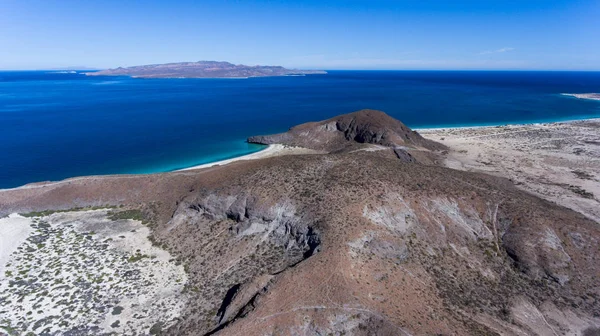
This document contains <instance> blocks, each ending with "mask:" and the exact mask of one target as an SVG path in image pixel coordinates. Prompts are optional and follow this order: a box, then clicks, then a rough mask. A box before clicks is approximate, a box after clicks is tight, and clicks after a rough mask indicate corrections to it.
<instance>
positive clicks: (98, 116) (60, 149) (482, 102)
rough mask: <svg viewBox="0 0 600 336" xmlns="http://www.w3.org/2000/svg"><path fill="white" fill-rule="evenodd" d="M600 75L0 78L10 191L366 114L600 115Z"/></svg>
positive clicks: (2, 147)
mask: <svg viewBox="0 0 600 336" xmlns="http://www.w3.org/2000/svg"><path fill="white" fill-rule="evenodd" d="M587 92H600V73H599V72H493V71H491V72H490V71H487V72H486V71H466V72H461V71H332V72H330V73H329V74H327V75H312V76H305V77H273V78H250V79H239V80H231V79H132V78H126V77H87V76H85V75H82V74H79V73H57V72H51V71H31V72H0V153H2V156H1V158H0V188H8V187H15V186H19V185H22V184H25V183H30V182H37V181H46V180H59V179H63V178H67V177H73V176H81V175H92V174H120V173H152V172H163V171H171V170H175V169H180V168H185V167H189V166H194V165H198V164H202V163H207V162H213V161H218V160H222V159H227V158H231V157H235V156H240V155H245V154H248V153H252V152H255V151H258V150H260V149H262V148H263V147H262V146H258V145H251V144H247V143H245V139H246V138H247V137H248V136H251V135H257V134H269V133H275V132H282V131H285V130H286V129H288V128H289V127H291V126H293V125H296V124H299V123H303V122H307V121H315V120H322V119H326V118H330V117H332V116H335V115H338V114H342V113H348V112H352V111H355V110H358V109H362V108H373V109H379V110H383V111H386V112H387V113H388V114H390V115H392V116H394V117H396V118H398V119H400V120H402V121H403V122H404V123H406V124H407V125H409V126H411V127H415V128H424V127H425V128H430V127H450V126H482V125H498V124H506V123H528V122H543V121H559V120H572V119H581V118H590V117H600V102H597V101H591V100H581V99H576V98H573V97H567V96H563V95H561V93H587Z"/></svg>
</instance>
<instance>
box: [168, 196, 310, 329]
mask: <svg viewBox="0 0 600 336" xmlns="http://www.w3.org/2000/svg"><path fill="white" fill-rule="evenodd" d="M215 233H216V234H215ZM163 234H164V235H165V236H164V237H165V239H167V240H168V241H172V242H173V243H175V242H176V244H177V246H176V247H175V248H176V249H177V250H178V251H179V253H180V256H181V257H182V258H183V260H185V262H186V263H187V265H188V266H187V267H188V269H189V270H190V271H191V276H192V277H193V279H194V280H193V281H191V283H193V284H194V285H193V287H192V288H191V291H192V292H193V291H198V292H199V293H200V295H198V296H195V299H196V302H195V303H194V304H192V305H191V306H190V308H189V310H188V311H187V314H188V315H187V318H186V320H184V321H183V322H182V323H180V324H179V325H178V326H177V327H175V328H174V329H173V330H172V332H173V333H174V334H180V333H181V332H182V330H195V332H196V333H197V334H212V333H214V332H216V331H219V330H221V329H222V328H223V327H224V326H226V325H228V324H229V323H230V322H231V321H233V320H234V319H236V318H239V317H242V316H245V315H246V314H248V313H249V312H250V311H251V310H252V309H253V307H254V304H255V303H256V301H257V300H258V296H260V295H261V294H262V293H263V292H265V291H266V287H267V286H268V284H269V283H270V282H271V281H272V279H273V278H274V277H276V276H277V275H278V274H280V273H281V272H283V271H285V270H286V269H288V268H289V267H293V266H294V265H296V264H298V263H299V262H301V261H303V260H305V259H307V258H309V257H310V256H312V255H313V254H314V253H316V252H317V250H318V248H319V245H320V242H321V241H320V235H319V232H318V230H316V229H315V228H314V226H313V223H312V220H311V219H310V218H309V217H302V216H300V215H299V214H297V211H296V206H295V205H294V204H293V202H292V201H290V200H285V199H281V200H278V202H276V203H270V204H269V203H266V202H265V200H264V199H261V198H259V197H257V196H256V195H253V194H251V193H247V192H241V193H239V194H235V195H230V194H225V195H223V194H215V193H209V194H203V195H195V196H191V197H190V198H189V199H187V200H185V201H183V202H181V203H180V205H179V207H178V209H177V211H176V212H175V214H174V216H173V218H172V220H171V221H170V222H169V223H168V225H167V226H166V231H164V232H163ZM207 235H208V236H210V235H214V236H216V237H215V239H214V240H210V242H208V244H207V245H209V246H210V249H208V250H207V246H200V247H198V246H196V242H198V241H203V240H204V239H205V237H206V236H207ZM217 237H218V238H217ZM197 248H200V249H201V250H204V251H207V253H206V254H204V253H201V254H199V253H198V250H197ZM210 251H213V252H210ZM214 251H218V252H217V253H218V255H214ZM217 260H220V261H221V262H222V265H224V266H225V265H226V266H225V267H223V268H214V267H210V270H208V269H207V268H206V267H207V265H212V264H214V263H215V262H219V261H217ZM199 307H202V309H199Z"/></svg>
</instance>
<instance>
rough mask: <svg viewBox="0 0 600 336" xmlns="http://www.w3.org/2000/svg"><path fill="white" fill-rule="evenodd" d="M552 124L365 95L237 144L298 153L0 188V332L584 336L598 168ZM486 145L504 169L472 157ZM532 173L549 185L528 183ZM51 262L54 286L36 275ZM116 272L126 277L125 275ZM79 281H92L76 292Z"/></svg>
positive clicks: (588, 331)
mask: <svg viewBox="0 0 600 336" xmlns="http://www.w3.org/2000/svg"><path fill="white" fill-rule="evenodd" d="M562 125H563V124H560V125H541V126H538V125H532V126H515V128H516V129H505V128H497V129H495V128H491V129H474V130H465V129H461V130H444V131H440V130H437V131H435V132H438V133H435V132H433V131H432V132H423V133H424V134H425V135H426V136H425V137H422V136H421V135H420V134H419V133H417V132H414V131H412V130H410V129H409V128H408V127H406V126H405V125H403V124H402V123H401V122H400V121H398V120H395V119H393V118H391V117H389V116H387V115H386V114H385V113H383V112H379V111H372V110H363V111H358V112H354V113H350V114H346V115H342V116H338V117H334V118H331V119H329V120H325V121H321V122H314V123H307V124H303V125H299V126H296V127H292V128H291V129H290V130H289V131H288V132H285V133H281V134H277V135H273V136H258V137H253V138H251V139H250V141H252V142H258V143H265V144H269V145H282V146H294V147H301V148H304V149H305V150H306V151H308V152H310V153H311V154H305V153H298V154H291V153H288V154H289V155H278V156H270V157H266V158H259V159H247V158H246V159H245V160H237V161H236V160H234V161H231V162H228V163H226V164H222V165H214V166H212V167H207V168H201V169H193V170H185V171H178V172H172V173H163V174H152V175H127V176H94V177H87V178H76V179H70V180H65V181H61V182H53V183H46V184H44V183H42V184H35V185H30V186H26V187H22V188H15V189H10V190H3V191H0V216H4V218H2V219H0V229H1V230H2V233H5V232H11V234H12V235H13V237H14V239H11V240H10V241H8V240H7V241H6V242H5V241H4V240H2V244H3V247H2V251H3V258H2V259H0V261H2V262H3V263H4V265H3V266H2V267H3V272H4V274H0V286H10V283H11V281H13V282H15V281H17V280H16V279H14V277H15V276H18V277H21V278H22V279H19V280H18V281H21V282H19V284H16V283H13V287H7V288H8V290H7V291H3V292H2V293H3V294H2V296H1V297H0V299H1V300H4V302H3V305H2V306H3V307H4V306H6V307H10V309H3V311H2V312H1V313H0V322H1V323H0V326H2V328H3V330H4V333H6V334H10V335H21V334H22V335H25V334H26V333H27V332H29V331H30V330H34V329H35V332H39V330H42V331H43V332H45V334H47V335H63V334H72V335H77V334H81V330H85V334H110V333H116V334H126V335H143V334H163V335H220V336H222V335H242V334H243V335H318V334H320V335H573V336H575V335H586V336H588V335H595V334H597V333H598V332H600V282H599V281H600V280H599V279H600V264H599V263H598V260H599V259H600V250H598V240H599V239H600V226H599V224H598V222H597V221H596V220H595V217H594V216H597V215H598V213H597V212H594V208H593V206H592V204H593V203H589V204H588V203H586V202H597V200H596V198H595V197H596V195H597V194H596V193H595V191H596V189H594V185H593V183H597V181H596V182H593V183H592V182H589V181H593V180H589V179H588V178H590V179H597V178H598V175H597V172H598V170H597V165H596V164H597V161H595V160H597V149H595V147H594V146H595V145H594V142H596V141H597V138H596V137H597V126H596V124H594V122H581V124H578V123H569V124H568V126H562ZM565 127H567V128H573V130H570V131H567V130H565V129H564V128H565ZM444 132H445V133H444ZM493 132H501V133H502V134H496V135H494V134H493ZM508 132H513V133H508ZM561 134H562V135H563V136H562V137H561V136H560V135H561ZM574 134H575V136H573V135H574ZM497 137H498V138H502V139H506V140H505V141H506V142H507V143H508V144H498V143H496V142H494V141H491V140H494V139H496V138H497ZM522 137H523V138H522ZM535 137H537V138H538V140H537V141H535V140H534V138H535ZM561 138H566V140H565V139H562V140H560V139H561ZM546 140H553V141H546ZM554 140H556V141H554ZM477 141H480V142H482V144H478V142H477ZM502 141H504V140H502ZM538 141H539V142H540V143H537V142H538ZM498 142H500V140H498ZM588 142H589V143H588ZM471 143H472V144H471ZM521 143H523V148H522V151H523V154H520V156H516V154H519V153H520V151H519V148H520V147H519V144H521ZM582 143H586V144H587V145H589V146H587V147H585V146H583V147H582V145H581V144H582ZM470 144H471V145H472V146H474V147H478V146H481V148H483V150H481V151H479V152H477V151H475V149H474V147H466V146H467V145H470ZM461 146H462V147H461ZM502 146H506V147H502ZM504 148H508V149H510V151H508V152H507V154H504V155H505V156H504V158H505V159H506V160H507V161H511V160H515V163H514V165H513V166H510V165H504V166H503V165H502V164H504V162H502V163H501V164H498V165H497V166H493V165H492V164H490V165H486V164H485V163H482V162H486V163H487V162H495V161H491V160H495V159H496V156H500V155H501V154H495V155H492V154H488V151H489V152H490V153H495V152H493V151H494V150H495V151H497V152H498V153H500V152H502V151H503V150H504ZM315 151H318V152H315ZM511 151H514V152H515V153H514V154H513V153H512V152H511ZM577 153H579V154H577ZM490 155H492V156H495V157H490ZM533 156H540V157H541V158H540V159H539V160H541V161H537V160H538V159H537V158H535V159H534V158H533ZM500 158H501V156H500ZM526 159H529V160H530V161H526ZM577 160H581V161H583V162H586V165H583V164H578V163H577V162H578V161H577ZM479 161H482V162H479ZM546 161H548V162H550V164H549V167H550V168H548V169H546V168H545V167H544V165H545V164H546ZM522 166H524V167H522ZM449 167H453V168H449ZM510 168H512V169H513V170H515V171H516V170H522V171H523V172H514V171H513V170H511V169H510ZM525 168H527V169H525ZM576 169H577V170H578V171H579V170H580V172H578V173H575V172H573V171H571V170H576ZM509 173H510V174H513V175H507V174H509ZM561 173H568V174H567V175H569V176H562V175H560V174H561ZM537 174H544V175H548V174H556V176H557V177H553V178H554V179H556V183H560V185H558V186H554V185H552V186H551V187H547V188H548V189H541V186H545V184H544V182H547V181H546V180H544V179H540V177H539V176H537ZM559 175H560V176H562V177H560V178H561V179H559V177H558V176H559ZM563 175H564V174H563ZM580 176H581V177H585V178H583V179H582V178H580ZM549 178H550V177H549ZM520 181H521V182H522V183H519V182H520ZM540 181H541V182H540ZM562 184H568V185H573V186H578V188H577V187H568V186H563V185H562ZM552 188H556V189H552ZM561 193H562V194H565V193H566V195H568V196H572V197H571V198H572V199H570V200H569V197H561ZM588 194H593V195H594V196H593V199H592V198H589V197H588V196H586V195H588ZM565 200H569V201H570V203H569V202H565ZM560 202H562V203H560ZM39 236H41V237H39ZM121 236H123V237H125V238H121ZM88 237H89V238H88ZM111 238H112V240H109V239H111ZM40 239H45V240H44V241H42V242H39V243H37V241H38V240H40ZM32 240H33V241H32ZM38 244H42V246H38ZM5 246H6V247H5ZM138 250H139V251H138ZM4 251H11V253H10V255H9V257H8V258H5V257H4V254H5V253H4ZM82 254H83V255H82ZM153 256H155V258H153ZM88 260H90V261H89V262H90V263H92V262H93V264H90V266H92V267H88V268H86V269H85V270H84V271H79V270H74V268H75V266H76V265H84V266H85V265H87V264H86V262H88ZM16 261H18V262H16ZM155 262H157V263H156V264H155ZM58 263H60V266H58ZM55 264H56V265H57V266H55ZM51 267H60V272H59V276H60V279H62V281H63V282H64V284H62V283H61V284H54V283H53V281H56V280H55V278H54V277H52V276H51V275H50V276H47V275H45V274H43V272H44V271H45V270H49V269H50V268H51ZM129 270H132V271H133V270H138V271H139V273H137V274H139V275H140V281H138V282H136V281H133V282H129V281H127V280H125V278H126V277H125V273H123V272H127V271H129ZM6 271H9V272H10V274H6ZM52 271H54V272H56V271H55V270H54V269H52ZM20 272H24V273H23V274H21V273H20ZM87 273H89V275H90V276H88V274H87ZM150 275H154V276H150ZM25 276H26V278H23V277H25ZM111 276H112V279H111ZM57 277H58V276H57ZM78 277H82V280H84V281H87V282H90V283H91V285H90V287H89V289H87V291H86V292H84V293H85V295H87V296H82V295H81V293H82V292H77V289H78V287H77V286H76V283H78V282H77V279H78ZM99 277H100V278H101V279H103V280H102V281H101V282H100V283H98V282H97V281H96V279H98V278H99ZM34 278H35V281H33V279H34ZM38 279H39V281H38ZM86 279H87V280H86ZM33 284H40V286H42V287H43V288H46V287H47V288H49V289H50V290H48V294H43V295H41V294H40V293H39V292H38V291H39V290H38V291H34V292H32V290H30V287H31V286H33ZM64 285H66V286H67V287H64V288H63V287H61V288H60V289H56V288H54V286H64ZM28 286H29V287H28ZM3 288H4V287H3ZM35 288H37V287H35ZM54 290H56V291H54ZM164 291H166V293H165V292H164ZM42 293H43V292H42ZM63 293H68V300H70V301H67V303H68V305H66V306H64V307H63V306H62V305H58V302H56V300H58V298H57V296H64V297H65V298H66V297H67V296H66V295H64V294H63ZM24 295H25V296H24ZM38 296H39V297H38ZM21 298H23V299H22V300H21ZM37 300H41V301H40V302H41V304H43V305H44V307H45V308H47V309H48V311H50V312H53V313H52V315H55V316H57V317H55V318H56V320H57V321H60V322H62V321H66V322H68V324H65V323H62V324H61V323H59V324H48V325H45V324H44V320H43V319H44V318H45V315H44V314H46V313H45V311H42V310H43V309H39V310H40V311H41V312H39V311H38V310H36V309H33V310H31V309H30V307H31V308H33V306H32V305H34V304H36V303H37V302H38V301H37ZM96 300H98V301H96ZM59 301H61V300H59ZM71 301H72V302H71ZM57 305H58V307H56V308H54V306H57ZM69 307H75V310H74V312H71V311H69V310H68V309H69ZM116 307H121V308H122V310H121V308H116ZM53 309H54V310H53ZM65 309H66V310H65ZM115 309H116V310H115ZM30 310H31V311H32V312H31V314H29V315H27V312H28V311H30ZM79 310H81V312H80V311H79ZM22 311H24V312H25V316H23V315H21V314H18V313H17V312H22ZM117 312H118V313H117ZM66 314H70V315H69V316H67V315H66ZM138 317H141V318H140V319H139V320H137V318H138ZM40 320H41V321H42V322H39V321H40ZM117 320H118V321H119V323H116V322H117ZM36 323H37V326H38V328H35V327H36Z"/></svg>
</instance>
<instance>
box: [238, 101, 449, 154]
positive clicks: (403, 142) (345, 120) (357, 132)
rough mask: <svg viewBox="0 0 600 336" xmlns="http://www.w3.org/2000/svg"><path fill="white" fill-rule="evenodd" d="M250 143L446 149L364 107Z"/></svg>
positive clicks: (322, 147)
mask: <svg viewBox="0 0 600 336" xmlns="http://www.w3.org/2000/svg"><path fill="white" fill-rule="evenodd" d="M248 142H251V143H258V144H265V145H270V144H283V145H290V146H298V147H304V148H310V149H316V150H324V151H329V152H334V151H339V150H343V149H344V148H346V147H348V146H349V145H351V144H353V143H361V144H377V145H382V146H386V147H392V148H394V147H398V146H404V147H409V148H412V149H419V148H421V149H427V150H431V151H436V150H444V149H446V147H445V146H444V145H442V144H439V143H436V142H433V141H431V140H427V139H425V138H423V137H422V136H421V135H419V133H417V132H415V131H413V130H411V129H410V128H408V127H407V126H406V125H404V124H403V123H402V122H400V121H398V120H396V119H394V118H392V117H390V116H389V115H387V114H385V113H384V112H381V111H376V110H361V111H357V112H354V113H349V114H344V115H340V116H337V117H334V118H331V119H328V120H325V121H320V122H310V123H306V124H302V125H298V126H295V127H292V128H291V129H290V130H289V131H287V132H285V133H280V134H274V135H266V136H254V137H250V138H248Z"/></svg>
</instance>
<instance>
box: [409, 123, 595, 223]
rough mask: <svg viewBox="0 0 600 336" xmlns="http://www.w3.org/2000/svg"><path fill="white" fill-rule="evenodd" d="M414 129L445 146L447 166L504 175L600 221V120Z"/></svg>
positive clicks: (531, 190) (529, 189)
mask: <svg viewBox="0 0 600 336" xmlns="http://www.w3.org/2000/svg"><path fill="white" fill-rule="evenodd" d="M420 133H421V134H423V135H424V136H425V137H426V138H429V139H431V140H434V141H438V142H440V143H443V144H445V145H447V146H448V147H449V148H450V151H449V153H448V156H447V158H446V160H445V165H446V166H447V167H450V168H453V169H460V170H465V171H476V172H484V173H488V174H493V175H496V176H501V177H506V178H508V179H510V180H511V181H512V182H514V183H515V185H516V186H517V187H518V188H520V189H523V190H525V191H527V192H530V193H533V194H535V195H537V196H539V197H542V198H544V199H547V200H549V201H552V202H555V203H557V204H560V205H563V206H565V207H568V208H571V209H573V210H575V211H578V212H580V213H582V214H583V215H585V216H587V217H588V218H590V219H592V220H594V221H596V222H598V223H600V120H597V119H592V120H583V121H573V122H561V123H544V124H532V125H514V126H498V127H475V128H448V129H431V130H422V131H420Z"/></svg>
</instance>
